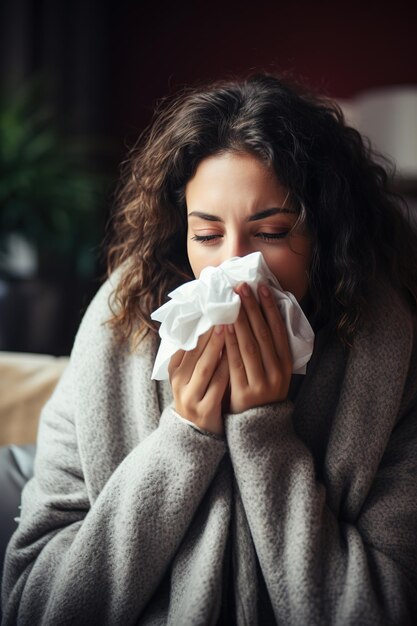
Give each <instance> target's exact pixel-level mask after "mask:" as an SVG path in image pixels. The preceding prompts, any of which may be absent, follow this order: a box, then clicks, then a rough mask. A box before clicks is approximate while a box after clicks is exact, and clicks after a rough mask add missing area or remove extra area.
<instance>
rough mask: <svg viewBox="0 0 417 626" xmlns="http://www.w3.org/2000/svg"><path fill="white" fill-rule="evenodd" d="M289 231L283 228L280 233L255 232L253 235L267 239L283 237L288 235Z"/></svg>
mask: <svg viewBox="0 0 417 626" xmlns="http://www.w3.org/2000/svg"><path fill="white" fill-rule="evenodd" d="M288 233H289V231H288V230H284V231H282V232H281V233H256V235H255V237H259V239H265V240H266V241H269V240H271V239H283V238H284V237H286V236H287V235H288Z"/></svg>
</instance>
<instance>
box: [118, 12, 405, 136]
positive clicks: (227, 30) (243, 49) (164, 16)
mask: <svg viewBox="0 0 417 626" xmlns="http://www.w3.org/2000/svg"><path fill="white" fill-rule="evenodd" d="M416 33H417V2H416V0H414V1H411V0H398V1H396V2H392V1H391V2H384V1H383V0H379V2H376V1H368V2H367V1H366V0H363V1H362V2H347V1H346V2H343V3H342V2H337V1H334V2H329V1H327V0H326V1H322V2H320V0H317V1H314V0H310V1H308V0H291V1H286V2H282V1H281V2H264V1H261V2H257V1H256V0H254V1H253V2H247V1H246V0H244V1H242V2H227V1H226V0H224V1H222V2H221V1H219V0H215V1H212V2H209V1H206V2H198V1H197V2H155V1H154V2H149V1H145V2H142V1H139V2H127V3H126V6H125V7H124V9H123V10H122V11H120V12H119V13H118V16H117V19H116V20H115V23H114V25H113V35H114V46H113V55H112V70H111V71H112V72H113V74H114V84H115V91H114V94H115V96H116V97H115V98H114V99H113V105H114V117H113V119H114V121H115V122H116V124H118V123H120V124H121V126H123V127H124V128H125V129H126V130H127V133H128V134H130V133H132V135H133V134H134V133H135V132H136V130H139V129H140V128H141V127H143V125H145V124H146V123H148V121H149V119H150V115H151V110H152V107H153V105H154V103H155V100H156V99H158V98H160V97H162V96H164V95H167V94H168V93H171V92H173V91H175V89H176V88H177V87H178V86H179V85H183V84H188V83H195V82H196V81H205V80H208V79H215V78H219V77H223V76H225V75H226V76H227V75H230V74H238V75H239V74H246V73H247V72H248V71H251V70H259V69H264V70H276V71H287V70H289V71H292V72H293V73H294V74H295V76H296V77H297V78H301V79H303V80H304V81H305V82H307V83H308V84H309V85H310V86H311V87H312V88H314V89H316V90H318V91H322V92H325V93H327V94H328V95H330V96H334V97H339V98H347V97H351V96H353V95H355V94H356V93H358V92H360V91H362V90H365V89H369V88H372V87H378V86H383V85H392V84H417V34H416ZM117 120H118V122H117ZM119 128H120V127H119Z"/></svg>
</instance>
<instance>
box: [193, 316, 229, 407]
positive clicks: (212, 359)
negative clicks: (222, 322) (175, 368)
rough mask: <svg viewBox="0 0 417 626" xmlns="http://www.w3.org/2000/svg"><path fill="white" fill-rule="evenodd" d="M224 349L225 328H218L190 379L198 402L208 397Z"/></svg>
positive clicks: (211, 336)
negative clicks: (207, 393)
mask: <svg viewBox="0 0 417 626" xmlns="http://www.w3.org/2000/svg"><path fill="white" fill-rule="evenodd" d="M223 347H224V330H223V326H216V327H215V328H214V329H213V332H212V333H211V335H210V339H209V341H208V342H207V343H206V345H205V347H204V350H203V351H202V352H201V354H200V357H199V359H198V361H197V362H196V364H195V368H194V371H193V373H192V376H191V378H190V384H192V386H193V392H194V399H195V400H196V401H200V400H201V399H202V398H203V397H204V396H205V395H206V392H207V389H208V387H209V386H210V384H211V381H212V378H213V376H214V374H215V372H216V369H217V368H218V367H219V359H220V355H221V351H222V350H223Z"/></svg>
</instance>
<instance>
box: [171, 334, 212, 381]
mask: <svg viewBox="0 0 417 626" xmlns="http://www.w3.org/2000/svg"><path fill="white" fill-rule="evenodd" d="M212 333H213V328H210V329H209V330H208V331H207V332H205V333H204V334H203V335H200V337H199V338H198V341H197V345H196V347H195V348H194V349H193V350H188V351H187V352H185V353H184V356H183V358H182V361H181V364H180V366H179V370H180V371H179V373H180V375H181V379H182V382H183V384H185V385H186V384H187V383H188V382H189V381H190V379H191V376H192V375H193V372H194V369H195V366H196V363H197V361H198V359H199V358H200V356H201V353H202V352H203V350H204V349H205V347H206V345H207V343H208V342H209V340H210V337H211V335H212Z"/></svg>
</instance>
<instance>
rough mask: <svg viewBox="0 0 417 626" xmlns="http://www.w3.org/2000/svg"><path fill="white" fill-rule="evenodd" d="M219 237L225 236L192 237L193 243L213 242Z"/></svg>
mask: <svg viewBox="0 0 417 626" xmlns="http://www.w3.org/2000/svg"><path fill="white" fill-rule="evenodd" d="M218 237H223V235H194V237H191V239H192V240H193V241H203V242H204V241H213V239H217V238H218Z"/></svg>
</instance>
